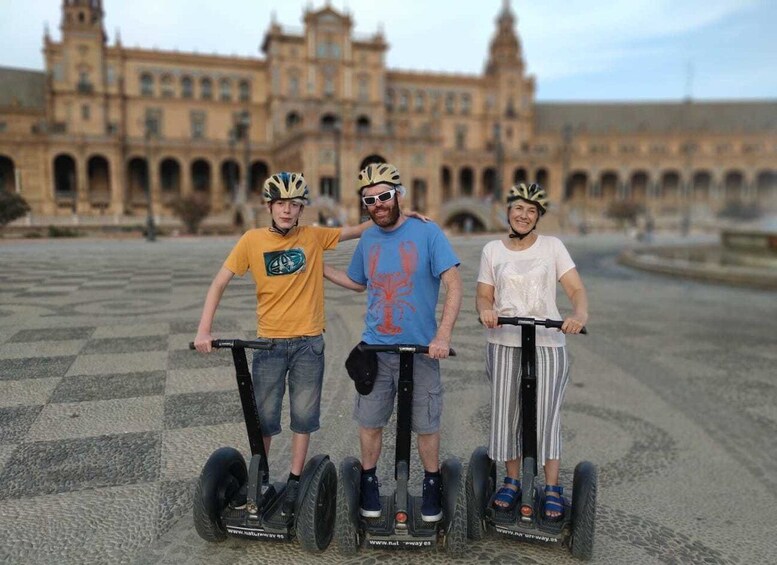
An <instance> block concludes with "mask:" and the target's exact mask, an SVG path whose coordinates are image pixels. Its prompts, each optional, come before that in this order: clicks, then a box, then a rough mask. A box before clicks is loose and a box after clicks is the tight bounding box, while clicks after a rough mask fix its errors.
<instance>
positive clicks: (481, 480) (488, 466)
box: [466, 447, 496, 540]
mask: <svg viewBox="0 0 777 565" xmlns="http://www.w3.org/2000/svg"><path fill="white" fill-rule="evenodd" d="M495 485H496V464H495V463H494V462H493V461H492V460H491V458H490V457H489V456H488V450H487V449H486V448H485V447H478V448H477V449H476V450H475V451H474V452H473V453H472V457H470V459H469V466H468V467H467V479H466V492H467V537H469V539H472V540H480V539H483V536H484V535H485V533H486V522H485V517H486V507H487V506H488V501H489V500H491V496H493V494H494V488H495Z"/></svg>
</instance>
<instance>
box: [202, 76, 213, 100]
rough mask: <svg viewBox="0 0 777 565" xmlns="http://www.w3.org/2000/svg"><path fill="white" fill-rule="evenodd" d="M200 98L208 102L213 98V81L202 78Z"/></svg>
mask: <svg viewBox="0 0 777 565" xmlns="http://www.w3.org/2000/svg"><path fill="white" fill-rule="evenodd" d="M200 98H202V99H203V100H210V99H212V98H213V81H211V80H210V79H209V78H204V79H202V80H201V81H200Z"/></svg>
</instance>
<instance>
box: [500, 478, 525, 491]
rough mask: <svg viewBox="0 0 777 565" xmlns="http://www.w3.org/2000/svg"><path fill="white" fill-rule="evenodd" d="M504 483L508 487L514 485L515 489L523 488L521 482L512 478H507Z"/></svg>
mask: <svg viewBox="0 0 777 565" xmlns="http://www.w3.org/2000/svg"><path fill="white" fill-rule="evenodd" d="M503 482H504V483H505V484H507V485H513V486H514V487H518V488H521V481H519V480H517V479H514V478H512V477H505V480H504V481H503Z"/></svg>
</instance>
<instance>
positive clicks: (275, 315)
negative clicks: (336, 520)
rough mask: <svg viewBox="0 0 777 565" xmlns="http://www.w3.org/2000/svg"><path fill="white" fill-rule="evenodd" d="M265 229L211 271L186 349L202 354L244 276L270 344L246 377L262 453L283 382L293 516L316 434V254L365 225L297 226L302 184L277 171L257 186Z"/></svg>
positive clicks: (320, 324) (319, 342) (319, 321)
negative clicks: (231, 289)
mask: <svg viewBox="0 0 777 565" xmlns="http://www.w3.org/2000/svg"><path fill="white" fill-rule="evenodd" d="M264 199H265V201H266V202H267V205H268V207H269V210H270V214H271V215H272V226H271V227H269V228H260V229H252V230H249V231H247V232H246V233H245V234H243V236H242V237H241V238H240V241H238V243H237V245H235V247H234V248H233V249H232V252H231V253H230V254H229V256H228V257H227V260H226V261H225V262H224V265H223V266H222V267H221V269H220V270H219V272H218V273H217V274H216V276H215V278H214V279H213V282H212V283H211V285H210V288H209V289H208V294H207V296H206V297H205V305H204V307H203V310H202V317H201V318H200V324H199V327H198V329H197V337H196V338H195V340H194V345H195V347H196V349H197V351H201V352H210V350H211V341H212V340H213V336H212V335H211V328H212V325H213V318H214V316H215V314H216V309H217V307H218V305H219V302H220V300H221V296H222V295H223V293H224V290H225V289H226V287H227V285H228V284H229V282H230V281H231V280H232V277H233V276H235V275H238V276H243V275H244V274H245V273H246V271H248V270H250V271H251V276H252V277H253V279H254V282H255V283H256V304H257V306H256V313H257V317H258V320H259V321H258V330H257V335H258V336H259V337H261V338H262V339H267V340H271V341H273V342H274V346H273V348H272V349H269V350H255V351H254V357H253V367H252V371H251V372H252V375H253V382H254V389H255V394H256V405H257V408H258V410H259V416H260V418H261V422H262V433H263V434H264V447H265V451H267V452H268V453H269V450H270V443H271V439H272V436H274V435H277V434H279V433H280V432H281V425H280V420H281V404H282V401H283V395H284V392H285V389H286V374H287V373H288V380H289V399H290V405H291V426H290V427H291V430H292V432H293V436H292V441H291V450H292V456H291V468H290V472H289V479H288V482H287V488H286V498H285V500H284V505H283V512H284V514H285V515H288V514H290V513H291V512H293V509H294V502H295V500H296V498H297V493H298V490H299V478H300V473H301V472H302V466H303V465H304V463H305V456H306V455H307V450H308V444H309V442H310V434H311V433H312V432H314V431H316V430H318V429H319V417H320V405H321V386H322V382H323V379H324V338H323V335H322V334H323V331H324V321H325V317H324V277H323V265H324V260H323V259H324V251H326V250H328V249H334V248H335V247H336V246H337V243H338V242H339V241H345V240H348V239H354V238H357V237H359V236H360V235H361V234H362V232H363V231H364V230H365V229H367V228H368V227H369V226H370V225H371V224H372V222H364V223H362V224H360V225H358V226H350V227H344V228H322V227H315V226H299V225H298V223H299V218H300V216H301V215H302V211H303V209H304V206H305V204H307V203H308V187H307V184H306V183H305V179H304V178H303V176H302V174H300V173H286V172H284V173H278V174H276V175H273V176H271V177H270V178H268V179H267V181H266V182H265V183H264Z"/></svg>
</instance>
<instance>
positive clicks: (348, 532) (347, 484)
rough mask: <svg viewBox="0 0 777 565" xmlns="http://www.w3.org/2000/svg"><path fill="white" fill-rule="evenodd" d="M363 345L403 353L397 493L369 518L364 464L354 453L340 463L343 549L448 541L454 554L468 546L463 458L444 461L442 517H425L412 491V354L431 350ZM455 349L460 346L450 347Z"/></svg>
mask: <svg viewBox="0 0 777 565" xmlns="http://www.w3.org/2000/svg"><path fill="white" fill-rule="evenodd" d="M359 347H361V348H362V349H363V350H364V351H375V352H394V353H399V363H400V368H399V383H398V387H397V438H396V451H395V454H396V455H395V457H396V459H395V461H396V462H395V467H394V478H395V479H396V491H395V492H394V494H393V496H381V497H380V502H381V515H380V517H377V518H364V517H362V516H360V513H359V500H360V490H361V473H362V466H361V463H360V462H359V460H358V459H356V458H355V457H346V458H345V459H344V460H343V461H342V463H341V464H340V473H339V477H338V482H337V518H336V526H335V530H336V539H337V546H338V548H339V550H340V552H341V553H342V554H345V555H350V554H354V553H356V551H357V550H358V549H359V548H360V547H362V546H368V547H375V548H380V549H420V548H431V547H436V546H437V545H438V544H440V545H442V546H444V547H445V549H446V550H447V552H448V553H449V554H451V555H460V554H461V553H462V552H463V551H464V546H465V544H466V538H467V524H466V508H465V504H466V493H465V492H464V481H463V476H462V465H461V462H460V461H459V460H458V459H457V458H455V457H453V458H449V459H446V460H445V461H443V463H442V465H441V466H440V474H441V476H442V510H443V518H442V520H440V521H438V522H433V523H430V522H424V521H423V519H422V517H421V501H422V499H421V497H420V496H413V495H411V494H410V493H409V492H408V484H407V483H408V479H409V476H410V439H411V423H412V422H411V416H412V406H413V355H414V354H416V353H428V352H429V348H428V347H427V346H422V345H360V346H359ZM451 355H455V352H454V351H453V350H451Z"/></svg>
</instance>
